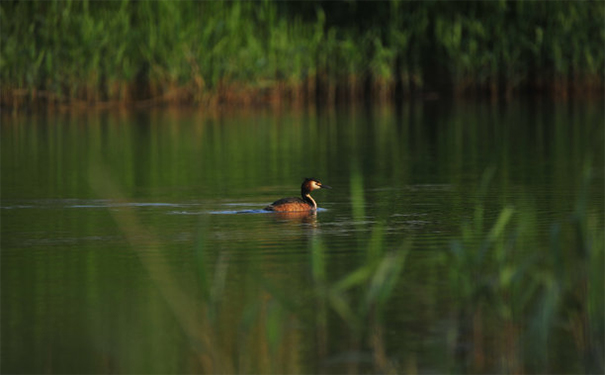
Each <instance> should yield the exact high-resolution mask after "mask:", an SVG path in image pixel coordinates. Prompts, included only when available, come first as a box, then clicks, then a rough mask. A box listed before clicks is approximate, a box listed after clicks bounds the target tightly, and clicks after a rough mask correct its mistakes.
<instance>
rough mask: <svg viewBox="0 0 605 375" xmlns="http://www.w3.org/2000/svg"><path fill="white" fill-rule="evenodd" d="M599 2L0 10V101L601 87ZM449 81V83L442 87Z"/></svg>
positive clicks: (25, 5)
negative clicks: (0, 39) (0, 43)
mask: <svg viewBox="0 0 605 375" xmlns="http://www.w3.org/2000/svg"><path fill="white" fill-rule="evenodd" d="M604 8H605V7H604V6H603V4H602V3H599V2H537V3H536V2H529V1H514V2H511V1H500V2H487V3H484V2H479V3H477V2H468V3H467V2H462V3H461V2H456V3H452V4H449V3H448V4H443V3H442V2H422V3H418V2H401V1H390V2H383V3H379V4H377V5H376V6H374V7H371V8H370V7H368V6H367V4H364V3H357V2H351V3H343V4H340V3H336V4H324V3H314V4H301V3H296V2H295V3H280V2H271V1H261V2H245V1H233V2H196V1H179V2H171V1H140V2H139V1H137V2H130V1H126V0H124V1H118V2H90V1H50V2H46V1H33V2H3V3H2V4H1V5H0V21H1V22H0V25H1V26H0V27H1V32H2V33H1V34H2V47H1V48H2V53H1V56H2V57H1V60H0V68H1V69H0V77H1V79H2V82H3V89H2V100H3V102H4V103H5V104H13V105H19V103H22V102H28V101H36V100H39V99H42V100H45V101H49V102H52V103H64V102H70V101H71V102H74V103H77V102H82V101H83V102H99V101H101V102H107V101H132V100H148V99H152V98H153V99H154V100H162V101H196V102H203V103H220V102H225V101H227V102H229V101H243V102H254V101H260V100H275V99H278V98H281V97H283V98H290V99H291V100H300V99H301V98H305V97H307V98H314V97H316V96H321V97H325V98H327V99H328V100H329V101H331V102H333V101H335V100H338V98H339V97H343V96H350V95H356V96H359V95H375V96H378V97H381V98H387V97H390V96H391V95H393V93H394V92H395V91H398V92H400V93H404V94H406V93H407V94H409V93H412V92H413V90H438V91H445V92H447V91H452V90H453V91H454V92H457V93H465V92H474V91H477V90H491V91H492V93H493V94H494V95H496V94H498V93H499V92H502V93H506V94H507V95H510V94H512V93H513V92H516V91H518V90H521V89H547V90H555V91H557V92H561V93H567V92H568V91H569V90H571V89H575V90H576V91H586V90H601V89H602V87H603V72H602V69H599V67H601V66H602V65H603V62H604V61H605V53H604V52H603V49H602V45H603V42H604V40H605V34H604V33H603V32H602V30H603V22H602V20H603V19H604V17H605V10H604ZM444 85H445V86H444Z"/></svg>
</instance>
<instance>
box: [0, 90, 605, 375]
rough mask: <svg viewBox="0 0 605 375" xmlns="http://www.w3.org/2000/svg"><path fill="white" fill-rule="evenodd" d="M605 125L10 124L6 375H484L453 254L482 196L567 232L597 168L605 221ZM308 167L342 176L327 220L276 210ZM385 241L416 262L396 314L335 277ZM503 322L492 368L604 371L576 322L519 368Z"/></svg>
mask: <svg viewBox="0 0 605 375" xmlns="http://www.w3.org/2000/svg"><path fill="white" fill-rule="evenodd" d="M603 120H604V113H603V107H602V103H601V102H600V101H596V102H591V101H579V102H574V101H567V102H561V103H556V102H551V101H542V100H536V99H524V100H518V101H513V102H510V103H506V104H502V103H492V102H466V101H462V102H449V101H427V102H417V103H416V102H412V103H404V104H401V105H400V106H396V107H391V106H388V107H362V108H342V109H336V110H326V111H317V110H306V111H301V110H291V111H286V110H282V111H279V112H275V111H272V110H268V109H267V110H263V109H259V110H258V111H255V112H235V113H228V114H221V115H216V114H214V115H207V114H203V113H202V112H201V111H199V110H197V109H172V108H171V109H150V110H147V111H140V112H126V113H114V112H98V113H89V114H82V113H68V114H65V113H62V114H53V115H30V116H22V117H16V118H15V117H4V118H3V119H2V126H1V146H2V150H1V156H2V160H1V166H2V182H1V184H2V185H1V186H2V197H1V210H0V214H1V215H2V216H1V219H2V221H1V226H2V237H1V250H2V253H1V255H2V258H1V260H2V263H1V271H2V273H1V288H2V297H1V298H2V300H1V302H2V318H1V319H2V320H1V323H2V348H3V349H2V372H4V373H43V372H54V373H200V372H204V373H208V372H210V373H223V372H228V373H234V372H261V373H262V372H282V373H286V372H288V373H317V372H321V373H343V372H347V373H356V372H385V371H388V370H389V369H394V370H395V371H397V372H409V373H411V372H422V373H429V372H430V373H445V372H451V371H455V372H466V371H467V370H468V371H470V370H469V368H468V367H464V366H463V364H468V362H469V360H468V358H466V359H460V358H459V356H458V355H459V353H460V348H461V347H463V346H464V345H463V344H464V343H463V344H460V343H459V342H458V341H459V340H458V339H456V337H458V336H459V335H460V333H459V332H460V327H459V325H458V324H457V323H456V319H457V318H456V317H457V311H458V310H456V309H455V308H454V307H453V306H455V305H456V296H455V295H451V294H450V293H449V292H448V283H449V279H448V277H447V276H446V273H447V271H448V270H447V268H448V266H447V263H444V262H443V256H444V254H445V253H447V252H448V250H449V249H450V246H451V243H452V241H454V240H455V239H457V238H459V237H460V236H461V230H462V229H461V228H462V227H463V225H464V223H472V222H473V220H475V219H476V207H477V205H478V203H482V204H483V207H484V211H483V215H484V218H485V222H486V227H489V226H491V225H492V224H493V223H494V222H495V221H496V220H497V218H498V217H499V215H500V213H501V211H502V210H503V208H505V207H512V208H513V209H514V210H515V212H517V213H518V212H525V211H527V212H531V215H530V216H531V226H530V227H529V228H530V231H531V232H532V236H533V238H535V241H536V242H535V244H537V245H535V244H534V245H535V246H526V247H523V246H521V247H520V249H519V251H521V252H527V253H531V252H538V251H539V250H538V248H542V247H547V246H548V242H549V238H550V237H549V236H550V233H551V232H552V228H553V224H554V223H556V222H564V221H565V220H568V217H569V216H570V215H571V214H572V213H573V212H574V210H575V207H576V203H577V201H578V196H579V195H581V191H583V190H582V189H583V186H584V185H583V181H585V179H584V178H583V176H584V175H585V174H586V173H587V171H590V174H591V179H590V180H589V181H590V182H589V185H588V188H587V189H586V190H585V193H586V192H587V193H586V196H587V197H588V198H587V199H588V203H587V213H588V215H589V216H590V217H595V218H596V220H600V222H601V223H602V221H603V211H604V210H603V205H604V199H603V190H604V183H603V181H604V179H603V169H604V159H603V155H604V123H603ZM487 176H491V178H487ZM305 177H316V178H319V179H320V180H321V181H322V182H323V183H325V184H328V185H330V186H332V187H333V189H331V190H320V191H316V192H313V197H314V198H315V200H316V201H317V202H318V205H319V207H320V209H319V210H318V212H317V213H314V214H308V213H295V214H279V213H267V212H263V211H261V209H262V208H263V207H265V206H266V205H267V204H269V203H271V202H273V201H275V200H277V199H279V198H282V197H287V196H297V195H298V194H299V192H300V184H301V182H302V180H303V178H305ZM484 180H489V182H488V183H484V182H482V181H484ZM482 184H483V185H484V186H485V188H483V189H482V188H481V186H482ZM241 212H244V213H241ZM469 236H470V238H471V241H472V239H473V238H474V236H475V235H474V234H470V235H469ZM476 237H477V241H479V240H480V238H479V237H480V236H479V234H476ZM375 248H380V249H382V250H381V251H386V252H393V253H397V252H403V251H405V252H406V254H407V255H406V257H405V268H404V270H403V271H402V273H401V277H399V278H398V280H397V283H396V285H395V287H394V288H393V291H392V293H391V295H390V297H389V300H388V303H386V304H385V305H384V306H385V307H384V311H383V314H382V315H381V318H372V316H374V315H372V313H368V314H366V315H360V316H363V317H366V318H367V320H363V319H362V320H361V321H354V319H352V318H350V319H348V318H347V316H348V315H347V313H346V308H344V307H342V306H345V305H344V304H342V303H341V304H339V303H337V302H338V301H340V300H338V301H337V300H336V299H335V298H336V297H334V298H332V297H330V296H328V297H326V298H325V299H321V298H318V297H317V295H316V293H315V292H314V290H323V289H321V288H319V289H317V286H318V285H319V284H322V283H325V284H326V285H333V284H335V283H338V282H339V280H343V278H346V277H347V275H351V274H352V273H353V272H355V271H356V270H358V269H359V268H360V267H362V266H363V265H364V264H366V263H368V262H370V261H371V260H372V259H373V258H372V256H371V253H372V251H373V250H372V249H375ZM318 253H321V256H318V255H317V254H318ZM318 264H319V265H318ZM320 270H324V271H320ZM322 285H323V284H322ZM368 288H370V287H368ZM326 290H327V289H326ZM364 293H365V289H364V288H360V289H354V290H352V291H351V293H349V294H347V299H346V302H347V303H349V304H350V306H357V304H362V300H363V298H364V297H363V296H364V295H365V294H364ZM321 301H324V302H321ZM325 301H328V302H325ZM360 301H361V302H360ZM323 303H326V305H323ZM338 306H340V308H339V307H338ZM497 324H498V323H497V321H496V322H495V323H494V327H495V328H494V330H498V329H499V327H498V326H497ZM360 327H362V328H360ZM356 330H357V331H356ZM519 330H521V331H522V330H523V328H519ZM351 332H353V333H351ZM355 332H361V333H355ZM524 334H529V333H521V334H518V335H517V336H516V337H519V338H520V339H519V340H523V338H524V337H525V336H524ZM484 336H485V339H484V341H482V342H484V345H483V346H481V345H478V344H476V341H475V345H474V346H473V348H474V349H473V353H474V354H473V358H475V359H474V360H472V361H470V362H472V363H473V364H474V366H475V367H472V368H475V369H482V370H483V371H484V372H498V371H503V369H519V368H523V369H525V371H526V372H540V371H543V370H549V371H551V372H557V373H577V372H583V371H584V370H583V369H584V368H585V367H583V366H584V359H583V357H582V355H581V353H579V352H578V351H574V350H570V349H569V347H568V346H566V345H564V343H565V342H566V340H568V339H570V337H571V336H570V335H569V334H568V333H566V332H560V331H555V332H553V333H552V339H550V340H549V352H548V361H547V362H548V364H547V365H544V364H541V363H537V364H536V363H534V362H532V361H533V359H532V358H526V357H523V356H522V355H517V356H513V357H514V358H516V359H515V361H517V362H515V361H513V362H515V363H513V364H512V365H511V364H509V365H508V366H509V367H507V366H505V365H502V360H500V359H498V358H500V357H499V355H501V354H502V353H500V352H499V351H498V350H496V349H494V345H495V344H494V343H493V341H497V340H498V336H497V335H496V334H495V333H493V332H485V333H484ZM490 340H491V341H490ZM478 351H480V353H483V352H485V353H493V352H496V353H497V354H495V355H492V356H491V357H489V356H487V355H486V358H487V359H484V360H483V362H477V361H479V360H478V359H477V358H479V357H481V355H479V354H477V353H478ZM494 357H496V358H495V359H494ZM506 358H509V359H510V358H511V356H508V357H506ZM477 363H478V364H477ZM515 366H516V367H515ZM540 366H542V367H540ZM378 370H382V371H378Z"/></svg>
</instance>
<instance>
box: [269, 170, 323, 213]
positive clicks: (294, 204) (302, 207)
mask: <svg viewBox="0 0 605 375" xmlns="http://www.w3.org/2000/svg"><path fill="white" fill-rule="evenodd" d="M318 189H332V188H331V187H330V186H328V185H324V184H322V183H321V182H320V181H319V180H318V179H316V178H312V177H311V178H305V180H304V181H303V183H302V185H301V186H300V195H301V196H302V198H298V197H290V198H283V199H280V200H278V201H275V202H273V203H271V204H270V205H268V206H267V207H265V208H263V210H265V211H276V212H288V211H289V212H292V211H315V210H317V202H315V199H313V198H312V197H311V194H310V193H311V192H312V191H313V190H318Z"/></svg>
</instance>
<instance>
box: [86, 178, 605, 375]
mask: <svg viewBox="0 0 605 375" xmlns="http://www.w3.org/2000/svg"><path fill="white" fill-rule="evenodd" d="M99 173H100V174H98V175H94V174H93V176H92V177H93V178H94V179H95V180H96V179H98V181H97V182H98V184H96V185H98V186H99V189H100V192H101V191H102V192H103V193H111V194H112V196H116V195H119V193H118V192H117V190H116V188H115V187H113V186H111V185H110V184H109V183H108V182H107V181H109V180H110V179H108V176H107V175H105V174H104V173H101V172H99ZM588 181H589V179H588V178H586V180H585V188H586V189H587V187H588ZM484 186H485V185H484ZM586 189H585V190H584V191H583V192H581V193H580V197H579V199H578V201H577V203H576V209H575V212H574V213H573V214H572V215H571V216H570V217H567V218H564V219H563V221H561V222H556V223H554V224H553V226H552V232H551V234H550V239H551V242H550V244H549V245H543V244H541V239H540V238H538V237H539V236H540V235H539V233H538V231H536V227H535V223H534V221H535V217H534V216H535V213H534V212H533V211H532V210H531V209H522V208H513V207H512V206H507V207H504V208H503V209H502V210H501V212H500V214H499V216H498V217H497V218H496V219H495V220H494V222H493V223H491V224H490V225H486V222H487V221H488V220H487V219H486V218H484V207H483V204H482V202H481V199H480V200H479V201H478V203H477V206H476V208H475V215H474V217H473V218H472V220H470V221H469V222H467V223H465V224H464V225H463V226H462V228H461V234H460V235H459V237H458V239H456V240H453V241H452V242H451V244H450V248H449V250H448V249H436V250H437V251H442V252H443V257H442V265H441V269H443V270H444V271H445V272H444V274H445V275H447V277H448V282H447V283H446V284H445V285H444V286H443V287H444V288H445V289H446V292H447V293H446V294H448V295H451V296H452V300H451V301H448V304H447V305H448V308H449V309H450V310H451V315H452V316H455V317H457V318H456V319H455V320H454V321H453V322H451V323H450V324H452V327H450V329H452V330H453V331H454V332H455V335H454V336H455V337H454V338H453V340H452V341H453V342H452V343H451V345H450V347H448V349H447V351H448V352H447V353H446V354H445V356H446V358H447V359H448V360H449V366H450V367H451V368H450V371H451V372H455V373H549V372H553V371H555V370H556V369H557V367H551V366H557V365H553V364H552V360H549V358H550V355H551V353H554V352H555V351H556V350H555V348H556V346H557V345H559V343H558V342H556V341H554V340H553V339H552V337H555V336H556V337H558V338H561V337H563V340H564V341H565V342H566V344H565V345H566V346H567V349H566V351H567V352H568V355H569V356H570V357H569V358H573V363H576V364H578V363H580V364H581V365H580V366H579V367H574V368H571V369H569V371H570V372H571V373H602V371H603V369H604V367H603V366H604V358H603V351H602V349H603V347H604V344H605V342H604V341H603V338H604V334H605V325H604V321H603V317H604V316H605V309H604V305H603V294H604V293H605V290H604V287H605V279H604V275H603V272H602V266H603V263H604V261H605V248H604V243H603V235H604V233H603V222H602V217H599V216H598V215H594V213H592V212H591V211H590V210H589V209H588V207H587V202H588V200H587V190H586ZM481 190H482V188H480V192H479V196H480V195H481ZM113 215H114V216H115V219H116V221H117V222H118V224H119V226H120V227H121V229H122V230H123V232H124V233H125V235H126V237H127V238H128V239H129V241H130V242H131V244H132V245H133V250H134V251H135V253H136V254H137V255H138V257H139V258H140V260H141V262H142V264H143V266H144V268H146V269H147V271H148V272H149V274H150V277H151V278H152V279H153V280H156V282H157V284H158V289H159V290H160V292H161V293H162V294H163V295H164V297H165V299H166V301H167V303H168V305H169V307H170V309H171V310H172V313H173V314H174V316H175V319H177V321H179V324H180V326H181V328H182V329H183V331H184V332H185V333H186V335H187V336H188V337H189V339H190V340H191V345H192V348H193V350H194V352H195V355H194V358H195V359H196V361H194V362H192V364H191V369H190V370H191V371H192V372H203V373H208V372H210V373H240V372H241V373H250V372H255V373H300V372H308V371H309V369H308V368H307V367H305V365H304V360H303V358H301V353H300V352H301V350H302V348H303V347H306V346H307V345H308V344H305V343H304V342H308V341H311V342H313V343H314V344H313V345H311V347H313V348H314V349H315V350H316V353H314V355H316V356H317V357H318V359H319V360H318V361H317V362H318V363H325V362H326V361H328V359H329V358H330V356H333V355H334V353H330V351H329V349H328V347H329V342H330V341H335V340H336V341H338V342H343V343H345V344H344V345H345V348H342V349H341V350H344V351H346V352H349V353H351V355H350V357H349V358H348V359H347V360H346V361H345V362H346V365H345V367H343V370H344V369H346V370H347V371H348V372H349V373H365V372H368V371H369V372H373V373H403V372H408V371H412V372H417V371H418V369H417V368H410V367H409V365H406V366H404V365H402V364H400V363H399V362H398V360H397V359H395V358H392V356H391V355H390V354H389V347H388V341H387V339H386V337H385V334H384V333H385V332H387V331H388V329H389V327H388V324H389V322H388V321H386V319H385V316H384V315H385V314H384V310H385V308H387V307H388V305H389V302H390V297H391V292H392V291H393V290H394V288H405V287H406V285H405V284H404V283H402V282H401V280H400V279H401V276H402V275H405V273H406V270H405V263H406V259H407V257H408V256H409V254H410V243H409V242H408V243H405V244H403V245H402V246H399V247H392V248H391V247H389V246H387V245H385V243H384V241H383V235H384V233H383V227H382V225H381V224H377V225H376V226H375V227H374V230H373V233H372V236H371V238H370V239H369V241H368V242H367V245H366V247H365V250H366V254H365V257H362V258H361V259H362V260H361V265H360V266H359V268H357V269H354V270H352V271H349V272H348V273H347V274H345V275H344V276H343V277H341V278H337V279H334V277H330V275H329V272H328V269H327V268H328V267H327V264H326V259H325V258H326V253H327V252H328V251H329V249H328V248H327V247H326V245H325V244H324V243H323V242H322V241H321V240H320V239H319V238H314V239H313V240H312V241H311V242H310V243H309V257H310V259H309V262H308V265H309V268H308V270H307V272H308V274H309V275H310V280H311V284H310V286H309V287H308V292H307V294H306V295H305V296H302V297H303V298H301V296H291V295H290V294H289V289H288V286H284V285H278V284H276V283H275V282H274V281H271V280H270V279H265V278H264V276H263V275H262V271H261V270H256V272H257V273H253V274H251V275H248V276H247V277H249V278H250V282H251V283H254V284H256V285H259V284H260V285H261V287H260V290H254V291H251V290H247V291H246V292H243V293H242V294H243V295H242V296H241V297H242V299H241V300H238V301H237V302H236V304H237V305H238V306H239V308H237V309H235V311H236V312H235V313H234V311H233V310H232V309H233V302H225V301H222V300H223V298H221V295H222V293H224V284H225V278H226V277H227V268H226V267H227V264H226V259H225V258H224V257H222V256H221V257H219V258H218V259H217V264H216V265H210V264H208V260H207V259H206V257H205V255H204V254H205V249H204V240H203V236H202V237H200V239H199V242H198V247H199V248H198V251H197V254H198V259H197V266H198V275H199V280H198V282H199V284H198V287H199V289H198V290H197V291H196V292H193V289H192V288H191V286H186V285H185V284H183V283H181V284H180V285H179V282H178V281H179V278H178V277H176V274H174V273H172V272H171V270H170V269H168V268H166V267H164V266H162V265H160V264H158V263H157V262H154V261H153V258H154V256H153V255H152V254H153V252H149V248H150V247H153V248H157V247H161V242H160V241H159V240H158V239H157V238H155V237H154V236H153V235H152V234H151V233H150V232H148V231H146V229H145V228H144V227H143V226H141V223H140V222H139V219H138V218H137V217H136V215H135V213H134V212H133V211H131V210H123V211H114V212H113ZM143 249H144V251H140V250H143ZM211 270H213V271H211ZM433 292H439V293H440V294H442V293H443V291H437V290H433ZM188 293H191V294H190V295H188ZM426 298H428V299H432V298H435V296H432V295H427V296H426ZM309 306H312V307H313V308H312V309H311V312H309ZM234 314H235V315H234ZM227 317H228V318H227ZM234 325H235V328H234ZM335 326H341V328H340V329H335ZM294 327H305V330H306V335H305V336H301V335H300V334H299V333H298V331H299V329H296V328H294ZM336 332H339V333H340V336H339V337H338V338H335V337H331V336H330V335H332V336H334V334H335V333H336ZM364 353H369V356H368V355H364ZM311 372H317V369H311ZM337 372H338V371H337Z"/></svg>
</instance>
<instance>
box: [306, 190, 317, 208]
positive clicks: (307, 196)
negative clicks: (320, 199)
mask: <svg viewBox="0 0 605 375" xmlns="http://www.w3.org/2000/svg"><path fill="white" fill-rule="evenodd" d="M302 197H303V200H304V201H305V202H307V203H309V204H310V205H311V206H313V209H314V210H317V203H316V202H315V199H313V198H312V197H311V194H309V193H306V194H303V195H302Z"/></svg>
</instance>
